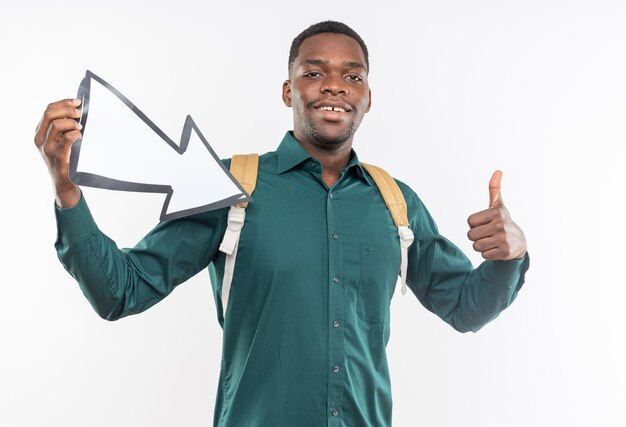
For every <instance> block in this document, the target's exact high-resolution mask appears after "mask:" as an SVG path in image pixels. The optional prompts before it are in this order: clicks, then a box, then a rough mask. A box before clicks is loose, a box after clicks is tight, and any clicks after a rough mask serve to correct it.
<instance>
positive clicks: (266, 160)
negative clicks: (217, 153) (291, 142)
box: [221, 151, 276, 169]
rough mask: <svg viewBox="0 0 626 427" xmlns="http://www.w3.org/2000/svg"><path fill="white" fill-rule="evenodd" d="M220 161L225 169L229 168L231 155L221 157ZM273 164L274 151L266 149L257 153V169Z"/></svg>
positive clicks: (274, 162) (274, 159)
mask: <svg viewBox="0 0 626 427" xmlns="http://www.w3.org/2000/svg"><path fill="white" fill-rule="evenodd" d="M237 154H239V153H235V154H233V155H237ZM241 154H244V155H245V154H253V153H241ZM221 160H222V163H223V164H224V166H225V167H226V169H230V164H231V162H232V157H229V158H226V159H221ZM273 164H276V151H268V152H267V153H264V154H259V169H265V168H267V167H269V166H271V165H273Z"/></svg>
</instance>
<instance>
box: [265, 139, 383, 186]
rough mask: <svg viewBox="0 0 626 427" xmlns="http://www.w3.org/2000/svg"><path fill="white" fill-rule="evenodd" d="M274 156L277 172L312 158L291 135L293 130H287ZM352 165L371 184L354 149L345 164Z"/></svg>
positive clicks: (349, 166)
mask: <svg viewBox="0 0 626 427" xmlns="http://www.w3.org/2000/svg"><path fill="white" fill-rule="evenodd" d="M276 156H277V161H278V173H279V174H282V173H284V172H287V171H288V170H290V169H293V168H294V167H296V166H298V165H299V164H301V163H302V162H304V161H306V160H309V159H313V160H317V159H314V158H313V157H311V155H310V154H309V152H308V151H306V150H305V149H304V148H303V147H302V145H300V143H299V142H298V141H297V140H296V138H295V137H294V136H293V131H287V133H285V136H284V137H283V140H282V141H281V143H280V145H279V146H278V149H277V150H276ZM352 167H355V168H356V175H357V176H359V177H360V178H361V179H363V180H364V181H365V182H366V183H367V185H372V181H371V179H370V177H369V175H368V174H367V173H366V172H365V169H364V168H363V166H361V163H360V162H359V157H358V156H357V155H356V152H355V151H354V150H351V151H350V161H349V162H348V165H347V166H346V170H347V169H350V168H352Z"/></svg>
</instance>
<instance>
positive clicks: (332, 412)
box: [330, 409, 339, 417]
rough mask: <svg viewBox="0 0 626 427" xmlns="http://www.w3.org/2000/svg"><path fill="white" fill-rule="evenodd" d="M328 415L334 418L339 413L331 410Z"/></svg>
mask: <svg viewBox="0 0 626 427" xmlns="http://www.w3.org/2000/svg"><path fill="white" fill-rule="evenodd" d="M330 415H332V416H333V417H336V416H337V415H339V411H338V410H336V409H333V410H332V411H330Z"/></svg>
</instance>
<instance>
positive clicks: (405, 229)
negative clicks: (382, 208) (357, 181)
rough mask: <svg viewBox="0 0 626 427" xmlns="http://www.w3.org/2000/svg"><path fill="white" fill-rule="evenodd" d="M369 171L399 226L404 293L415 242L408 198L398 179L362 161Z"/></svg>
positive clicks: (401, 274) (401, 275) (403, 292)
mask: <svg viewBox="0 0 626 427" xmlns="http://www.w3.org/2000/svg"><path fill="white" fill-rule="evenodd" d="M361 166H363V167H364V168H365V170H366V171H367V173H369V174H370V176H371V177H372V179H373V180H374V182H375V183H376V186H377V187H378V190H379V191H380V194H381V195H382V196H383V200H384V201H385V204H386V205H387V209H389V213H390V214H391V217H392V218H393V222H394V223H395V224H396V227H398V236H399V237H400V277H401V280H402V289H401V290H402V295H404V294H406V274H407V269H408V259H409V256H408V254H409V247H410V246H411V244H412V243H413V240H414V238H415V237H414V235H413V230H411V229H410V228H409V217H408V214H407V207H406V200H404V196H403V195H402V191H400V187H398V184H397V183H396V181H395V180H394V179H393V178H392V177H391V175H389V174H388V173H387V172H385V171H384V170H383V169H381V168H379V167H378V166H373V165H370V164H366V163H361Z"/></svg>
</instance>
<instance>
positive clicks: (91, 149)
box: [70, 71, 252, 220]
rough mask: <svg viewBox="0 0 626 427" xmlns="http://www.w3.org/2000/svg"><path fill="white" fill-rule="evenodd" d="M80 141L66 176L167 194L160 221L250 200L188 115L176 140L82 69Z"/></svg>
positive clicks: (83, 182)
mask: <svg viewBox="0 0 626 427" xmlns="http://www.w3.org/2000/svg"><path fill="white" fill-rule="evenodd" d="M78 98H80V99H81V100H82V104H81V108H82V115H81V118H80V119H79V121H80V123H81V124H82V125H83V129H82V139H81V140H79V141H77V142H76V143H75V144H74V145H73V146H72V155H71V158H70V179H71V180H72V181H73V182H74V183H76V184H79V185H86V186H89V187H98V188H106V189H110V190H122V191H136V192H149V193H164V194H167V197H166V199H165V203H164V205H163V209H162V211H161V217H160V218H161V220H167V219H175V218H180V217H183V216H187V215H191V214H194V213H198V212H204V211H208V210H212V209H218V208H223V207H226V206H230V205H233V204H236V203H241V202H245V201H250V200H252V199H251V197H250V195H249V194H247V193H246V192H245V190H244V189H243V188H242V187H241V185H239V183H238V182H237V180H236V179H235V178H234V177H233V176H232V175H231V174H230V172H229V171H228V170H227V169H226V167H225V166H224V164H223V163H222V162H221V161H220V159H219V157H218V156H217V154H215V151H213V149H212V148H211V146H210V145H209V143H208V142H207V141H206V139H205V138H204V136H203V135H202V133H201V132H200V130H199V129H198V127H197V126H196V124H195V122H194V121H193V119H192V118H191V116H187V119H186V120H185V124H184V126H183V132H182V135H181V137H180V144H176V143H175V142H174V141H173V140H172V139H170V138H169V137H168V136H167V135H165V133H163V131H161V129H159V128H158V127H157V126H156V125H155V124H154V123H153V122H152V121H151V120H150V119H149V118H148V117H146V115H145V114H144V113H142V112H141V111H140V110H139V109H138V108H137V107H136V106H135V105H134V104H133V103H132V102H130V101H129V100H128V99H127V98H126V97H125V96H124V95H122V94H121V93H120V92H119V91H118V90H116V89H115V88H114V87H113V86H111V85H110V84H108V83H107V82H105V81H104V80H102V79H101V78H100V77H98V76H96V75H95V74H93V73H92V72H91V71H87V72H86V74H85V78H84V79H83V81H82V82H81V84H80V87H79V88H78Z"/></svg>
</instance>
